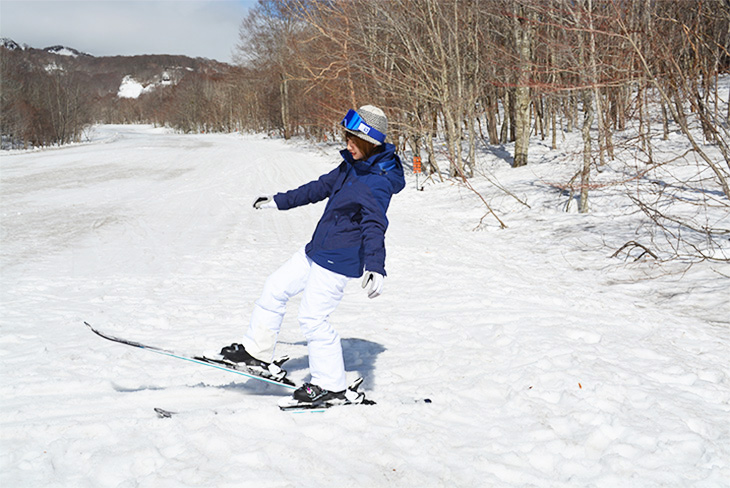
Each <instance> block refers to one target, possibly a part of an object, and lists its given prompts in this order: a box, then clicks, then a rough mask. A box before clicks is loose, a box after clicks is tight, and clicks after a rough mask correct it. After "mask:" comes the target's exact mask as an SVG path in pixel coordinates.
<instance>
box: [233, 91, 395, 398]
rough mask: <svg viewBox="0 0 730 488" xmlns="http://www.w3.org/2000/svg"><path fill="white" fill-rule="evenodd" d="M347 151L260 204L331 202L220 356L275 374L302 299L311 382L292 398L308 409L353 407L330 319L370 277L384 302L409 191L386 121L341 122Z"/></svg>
mask: <svg viewBox="0 0 730 488" xmlns="http://www.w3.org/2000/svg"><path fill="white" fill-rule="evenodd" d="M341 125H342V126H343V127H344V131H345V139H346V143H347V148H346V149H343V150H342V151H340V154H341V155H342V159H343V162H342V163H341V164H340V165H339V166H338V167H337V168H335V169H334V170H332V171H331V172H329V173H327V174H324V175H322V176H321V177H320V178H319V179H317V180H315V181H312V182H310V183H307V184H305V185H302V186H300V187H299V188H296V189H294V190H290V191H287V192H283V193H277V194H276V195H273V196H270V195H265V196H261V197H258V198H257V199H256V201H255V202H254V204H253V206H254V207H255V208H256V209H274V208H275V209H278V210H288V209H291V208H294V207H299V206H302V205H306V204H309V203H316V202H319V201H321V200H324V199H325V198H327V199H328V201H327V205H326V206H325V209H324V213H323V215H322V217H321V218H320V220H319V222H318V224H317V227H316V228H315V230H314V234H313V235H312V239H311V240H310V241H309V243H308V244H307V245H306V246H304V247H303V248H301V249H300V250H299V251H298V252H296V253H295V254H294V255H293V256H292V257H291V258H290V259H289V261H287V262H286V263H285V264H284V265H283V266H281V267H280V268H279V269H278V270H277V271H275V272H274V273H273V274H272V275H270V276H269V277H268V279H267V280H266V284H265V285H264V289H263V292H262V294H261V297H260V298H259V299H258V300H257V301H256V305H255V307H254V311H253V313H252V315H251V320H250V323H249V327H248V330H247V332H246V334H245V335H244V337H243V340H242V343H241V344H231V345H230V346H227V347H224V348H223V349H222V350H221V355H222V356H223V357H224V359H227V360H229V361H234V362H243V363H245V364H247V365H248V366H249V367H253V368H263V369H268V370H269V371H271V372H273V373H276V371H275V370H276V369H277V368H278V367H277V366H276V365H274V364H273V363H271V362H270V361H271V360H272V358H273V355H274V347H275V345H276V340H277V336H278V333H279V329H280V327H281V323H282V320H283V318H284V313H285V309H286V304H287V302H288V300H289V299H290V298H292V297H293V296H295V295H297V294H299V293H303V295H302V301H301V305H300V307H299V316H298V319H299V324H300V327H301V330H302V332H303V334H304V336H305V338H306V339H307V348H308V353H309V370H310V374H311V382H310V383H305V384H304V385H303V386H301V387H300V388H298V389H297V390H295V391H294V393H293V400H294V401H296V402H302V403H322V402H347V401H349V399H348V398H347V397H346V388H347V380H346V377H345V365H344V360H343V357H342V346H341V343H340V336H339V335H338V333H337V332H336V331H335V329H334V328H333V327H332V325H331V324H330V322H329V316H330V314H331V313H332V312H333V311H334V310H335V309H336V308H337V305H338V304H339V303H340V301H341V300H342V297H343V295H344V290H345V285H346V284H347V282H348V281H349V280H350V279H352V278H358V277H360V276H363V275H364V278H363V281H362V287H363V288H364V289H366V291H367V293H368V296H369V297H370V298H375V297H377V296H379V295H380V293H381V291H382V288H383V278H384V277H385V230H386V228H387V227H388V219H387V218H386V211H387V210H388V205H389V203H390V199H391V197H392V195H393V194H395V193H398V192H399V191H401V190H402V189H403V188H404V187H405V179H404V177H403V166H402V164H401V161H400V159H399V158H398V156H397V155H396V154H395V146H393V144H389V143H386V142H385V137H386V133H387V129H388V119H387V118H386V116H385V113H383V111H382V110H381V109H379V108H377V107H374V106H372V105H365V106H363V107H360V108H359V109H358V110H357V111H354V110H349V111H348V112H347V114H346V115H345V117H344V118H343V119H342V122H341Z"/></svg>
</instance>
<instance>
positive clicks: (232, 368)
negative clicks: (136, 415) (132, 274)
mask: <svg viewBox="0 0 730 488" xmlns="http://www.w3.org/2000/svg"><path fill="white" fill-rule="evenodd" d="M84 324H85V325H86V326H87V327H88V328H89V329H90V330H91V331H92V332H93V333H94V334H96V335H98V336H99V337H102V338H104V339H106V340H109V341H112V342H117V343H119V344H124V345H127V346H132V347H138V348H140V349H144V350H146V351H151V352H154V353H157V354H162V355H164V356H169V357H173V358H177V359H182V360H184V361H189V362H192V363H197V364H202V365H205V366H211V367H213V368H217V369H221V370H223V371H229V372H231V373H236V374H239V375H242V376H245V377H247V378H250V379H254V380H258V381H263V382H265V383H269V384H272V385H279V386H283V387H285V388H289V389H291V390H295V389H297V385H296V384H295V383H294V382H293V381H291V380H290V379H289V378H287V377H286V371H284V370H282V369H281V365H282V364H284V362H285V361H286V360H287V359H289V358H288V357H283V358H280V359H278V360H276V361H274V362H273V363H271V366H270V367H269V368H268V370H267V369H253V368H249V367H248V366H246V365H245V364H243V363H234V362H231V361H226V360H225V359H217V358H209V357H205V356H193V355H188V354H181V353H177V352H174V351H169V350H167V349H163V348H160V347H155V346H150V345H147V344H142V343H140V342H135V341H130V340H128V339H122V338H119V337H115V336H112V335H109V334H105V333H103V332H101V331H99V330H97V329H95V328H94V327H92V326H91V324H89V323H88V322H84ZM362 381H363V380H362V378H358V379H357V380H355V381H354V382H353V383H352V384H351V385H350V386H349V387H348V388H347V390H346V392H345V396H346V398H347V400H339V401H325V402H318V403H317V402H314V403H304V402H299V401H296V400H294V399H293V398H287V399H284V400H283V401H282V402H280V403H279V408H280V409H281V410H283V411H287V412H302V411H324V410H325V409H327V408H331V407H335V406H340V405H374V404H375V402H374V401H372V400H369V399H367V398H365V394H364V393H362V392H359V391H357V389H358V387H359V386H360V384H361V383H362ZM156 410H157V409H156ZM163 412H165V411H164V410H163ZM166 413H169V412H166ZM158 414H160V412H158ZM163 416H166V415H163Z"/></svg>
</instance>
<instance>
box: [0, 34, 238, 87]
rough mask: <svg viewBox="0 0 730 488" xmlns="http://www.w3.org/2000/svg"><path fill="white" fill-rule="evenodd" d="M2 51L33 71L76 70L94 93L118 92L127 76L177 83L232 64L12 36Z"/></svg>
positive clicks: (2, 41) (1, 46) (0, 42)
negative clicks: (109, 52) (95, 50)
mask: <svg viewBox="0 0 730 488" xmlns="http://www.w3.org/2000/svg"><path fill="white" fill-rule="evenodd" d="M0 55H3V56H4V55H8V56H12V57H17V58H19V59H16V61H18V62H21V63H22V65H23V66H24V69H25V70H27V71H29V72H35V71H38V72H41V71H43V72H49V71H62V72H66V73H73V74H74V75H76V76H77V77H78V78H80V80H81V81H82V82H83V85H84V86H85V87H86V88H87V89H88V92H87V93H88V94H89V95H92V96H99V97H104V96H108V95H112V94H114V95H116V94H117V93H118V91H119V88H120V86H121V85H122V83H123V81H124V80H125V78H127V77H131V78H133V79H134V80H136V81H137V82H139V83H140V84H142V85H145V86H147V85H153V84H160V83H161V82H163V81H164V82H166V83H167V84H171V85H174V84H177V83H179V82H180V80H182V78H184V77H185V75H186V74H187V73H190V72H195V73H201V74H207V75H214V74H223V73H226V72H228V71H229V70H230V69H231V65H229V64H226V63H221V62H219V61H215V60H212V59H207V58H191V57H189V56H181V55H167V54H145V55H136V56H94V55H92V54H89V53H84V52H81V51H79V50H77V49H74V48H72V47H68V46H63V45H54V46H49V47H46V48H43V49H37V48H33V47H30V46H28V45H21V44H19V43H17V42H16V41H14V40H13V39H9V38H1V39H0Z"/></svg>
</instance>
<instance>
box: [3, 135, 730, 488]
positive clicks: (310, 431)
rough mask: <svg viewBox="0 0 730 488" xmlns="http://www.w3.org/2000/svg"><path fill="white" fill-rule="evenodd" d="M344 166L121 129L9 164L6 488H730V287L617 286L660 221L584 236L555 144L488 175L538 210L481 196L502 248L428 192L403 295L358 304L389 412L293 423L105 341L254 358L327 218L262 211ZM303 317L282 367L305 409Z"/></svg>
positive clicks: (606, 205)
mask: <svg viewBox="0 0 730 488" xmlns="http://www.w3.org/2000/svg"><path fill="white" fill-rule="evenodd" d="M568 142H570V141H568ZM667 144H668V145H667V150H671V149H672V146H671V144H672V141H671V140H670V141H668V143H667ZM336 151H337V147H336V146H326V145H322V146H312V145H309V144H307V143H304V142H302V141H290V142H284V141H280V140H272V139H266V138H265V137H263V136H259V135H240V134H236V135H216V134H206V135H180V134H174V133H172V132H169V131H167V130H165V129H160V128H153V127H150V126H100V127H97V128H96V130H95V132H94V135H93V137H92V140H91V142H90V143H87V144H79V145H73V146H66V147H63V148H54V149H48V150H43V151H28V152H24V151H13V152H7V153H3V154H2V156H0V166H1V167H2V180H1V183H0V185H1V186H0V189H1V195H2V200H1V210H0V212H1V215H2V226H1V228H0V229H1V234H0V235H1V237H2V246H1V247H0V269H2V274H1V275H0V289H1V290H2V302H1V303H2V315H1V317H2V319H1V325H0V327H1V329H2V334H1V335H0V367H1V370H0V371H1V374H2V381H1V382H0V397H1V398H2V399H3V400H2V402H0V412H1V414H0V440H1V444H0V445H1V446H2V449H1V450H0V483H1V484H2V485H3V486H28V487H30V486H48V487H56V486H57V487H62V486H63V487H66V486H74V487H128V486H138V487H186V486H189V487H201V486H210V487H213V486H215V487H234V486H236V487H238V486H268V487H289V486H297V487H315V486H427V487H430V486H434V487H440V486H444V487H451V486H536V487H543V486H545V487H547V486H549V487H560V486H593V487H616V486H621V487H659V486H670V487H673V486H700V487H721V486H728V480H730V422H729V420H730V369H729V368H728V360H727V358H728V349H729V347H728V346H729V345H730V328H728V325H729V324H730V322H728V317H730V305H729V301H728V296H730V295H729V294H728V291H730V280H729V279H728V275H729V274H730V271H729V270H728V265H727V264H724V263H711V262H700V263H696V264H695V265H693V266H691V267H688V266H687V265H686V263H681V262H670V263H666V264H662V265H658V264H656V263H654V262H653V261H652V260H647V259H642V260H640V261H637V262H633V261H632V260H631V259H625V257H624V258H612V257H611V255H612V254H613V253H614V252H615V251H616V249H618V248H619V247H620V246H621V245H623V244H624V243H626V242H627V241H630V240H637V239H640V238H641V235H640V232H639V231H637V230H636V229H637V228H640V222H641V219H642V218H643V217H642V215H640V214H638V213H637V212H634V211H629V210H630V209H629V207H628V205H627V197H626V196H625V195H624V194H622V192H621V191H619V190H618V189H613V190H611V189H607V190H606V191H603V192H598V191H596V192H595V193H594V195H593V198H592V200H591V208H592V212H591V213H589V214H586V215H581V214H577V213H574V212H564V211H563V209H564V207H565V196H563V195H561V194H560V193H559V192H556V191H554V190H553V189H551V188H550V187H549V186H548V185H547V184H546V182H555V181H566V180H567V178H564V176H565V175H568V178H569V177H570V175H572V174H573V173H574V172H575V168H576V166H575V165H574V164H573V163H572V162H571V158H570V156H569V155H570V151H569V150H568V149H567V144H562V145H561V149H559V150H557V151H552V150H550V149H549V148H548V147H546V146H544V145H540V144H536V145H535V148H534V149H533V148H531V154H533V155H534V157H535V161H534V163H531V164H530V165H528V166H527V167H524V168H518V169H512V168H510V167H509V166H508V165H507V164H506V163H505V162H504V161H503V160H502V159H501V158H500V154H499V151H497V153H494V154H492V153H485V154H482V155H481V160H482V162H481V168H480V170H481V171H482V172H483V174H484V175H486V176H488V177H489V179H491V180H492V181H498V182H499V184H500V185H501V186H503V187H505V188H508V189H509V190H510V191H512V192H513V194H514V195H515V196H517V197H519V198H520V199H521V200H523V201H525V202H527V203H528V204H529V205H530V208H527V207H526V206H524V205H522V204H520V203H519V202H518V201H517V200H516V199H515V198H512V197H511V196H508V195H506V194H505V193H504V192H501V191H499V190H498V189H496V187H494V186H493V185H490V184H489V183H488V182H487V180H486V177H484V176H477V177H475V178H474V179H473V180H472V183H473V184H474V185H475V187H476V188H477V190H478V191H480V192H481V193H482V194H483V195H484V196H485V199H486V200H487V201H488V202H489V203H490V205H491V206H492V207H493V208H494V209H495V211H497V212H498V214H499V215H500V218H502V219H503V220H504V221H505V223H506V224H507V228H506V229H500V228H499V226H498V225H497V223H496V221H495V220H494V219H493V218H491V217H489V216H487V217H484V219H483V221H482V222H481V224H480V219H482V217H483V216H484V215H485V213H486V209H485V207H484V204H483V203H482V201H481V200H480V199H479V198H478V197H477V196H476V195H475V194H474V193H473V192H471V191H470V190H468V189H466V188H464V187H463V186H461V185H459V184H457V183H456V182H453V181H447V182H445V183H435V182H433V181H427V182H426V184H425V186H424V191H416V189H415V187H416V185H415V182H416V180H415V176H413V175H411V174H409V175H408V186H407V187H406V189H405V190H404V191H403V192H402V193H400V194H398V195H396V196H395V197H394V199H393V201H392V204H391V208H390V210H389V214H388V216H389V219H390V228H389V230H388V234H387V248H388V258H387V264H386V268H387V270H388V273H389V274H388V277H387V278H386V280H385V287H384V290H383V295H382V296H381V297H379V298H377V299H375V300H369V299H368V298H367V297H366V296H365V294H364V293H363V290H362V289H361V288H360V284H359V282H357V281H353V282H351V283H350V285H349V286H348V289H347V294H346V297H345V299H344V301H343V303H342V304H341V305H340V307H339V308H338V310H337V311H336V312H335V314H334V315H333V317H332V321H333V323H334V324H335V326H336V328H337V329H338V330H339V332H340V334H341V335H342V337H343V347H344V353H345V363H346V367H347V369H348V376H349V377H350V379H354V378H356V377H357V376H359V375H362V376H364V377H365V382H364V384H363V389H364V390H365V391H366V392H367V394H368V396H369V397H370V398H372V399H374V400H376V401H377V402H378V404H377V405H374V406H360V407H343V408H338V409H332V410H329V411H327V412H325V413H319V414H316V413H307V414H291V413H284V412H279V411H278V409H277V407H276V404H277V401H278V400H279V399H280V398H281V397H282V396H284V395H288V394H289V390H286V389H283V388H280V387H277V386H273V385H266V384H264V383H260V382H256V381H252V380H245V379H241V378H240V377H238V376H236V375H231V374H227V373H225V372H222V371H219V370H216V369H213V368H206V367H203V366H199V365H195V364H188V363H185V362H183V361H179V360H176V359H172V358H166V357H161V356H159V355H156V354H151V353H149V352H145V351H143V350H140V349H136V348H130V347H126V346H123V345H119V344H114V343H111V342H108V341H105V340H103V339H101V338H99V337H97V336H95V335H94V334H92V333H90V332H89V330H88V329H87V328H86V327H85V326H84V325H83V321H84V320H87V321H89V322H91V323H92V324H94V325H95V326H96V327H98V328H99V329H101V330H103V331H105V332H108V333H110V334H112V335H116V336H121V337H126V338H129V339H132V340H136V341H140V342H146V343H149V344H153V345H158V346H162V347H167V348H170V349H174V350H178V351H188V352H194V353H213V352H216V351H217V350H218V349H220V347H221V346H223V345H227V344H229V343H231V342H234V341H236V340H238V339H239V338H240V336H241V334H242V333H243V330H244V328H245V326H246V324H247V320H248V316H249V314H250V312H251V310H252V305H253V302H254V300H256V298H257V297H258V294H259V293H260V291H261V288H262V286H263V283H264V280H265V279H266V277H267V276H268V274H269V273H271V272H272V271H273V270H274V269H276V268H277V267H278V266H279V265H280V264H281V263H283V262H284V260H286V259H287V258H288V257H289V256H290V255H291V254H292V253H293V252H295V251H296V249H297V248H298V247H299V246H301V245H303V244H304V243H306V242H307V240H308V238H309V236H310V235H311V232H312V230H313V229H314V226H315V224H316V222H317V219H318V218H319V215H320V214H321V212H322V209H323V206H322V203H320V204H317V205H312V206H308V207H305V208H299V209H294V210H290V211H287V212H277V211H275V210H254V209H252V208H251V203H252V202H253V200H254V198H255V197H256V196H257V195H259V194H266V193H273V192H276V191H280V190H286V189H290V188H293V187H296V186H298V185H300V184H302V183H305V182H307V181H310V180H311V179H313V178H316V177H318V176H319V175H320V174H322V173H324V172H325V171H328V170H329V169H331V168H333V167H334V164H336V162H337V152H336ZM681 152H683V151H682V150H680V148H679V147H677V153H678V154H680V153H681ZM556 161H564V162H563V163H559V162H556ZM571 164H572V165H571ZM609 177H610V175H609V172H608V171H607V172H604V173H603V174H602V175H601V176H598V177H597V178H598V180H600V178H609ZM419 183H421V184H423V183H424V178H423V176H421V177H420V180H419ZM574 210H575V205H573V211H574ZM719 211H720V212H721V209H720V210H719ZM714 217H715V218H716V220H717V221H722V220H723V219H727V218H728V216H727V215H726V214H723V213H719V214H717V215H715V216H714ZM297 305H298V302H296V301H295V302H294V303H292V304H290V313H289V315H288V316H287V318H286V320H285V324H284V330H283V332H282V334H281V337H280V345H279V348H278V351H277V352H278V353H279V354H289V355H290V356H291V357H292V359H291V360H290V362H289V363H287V365H288V369H289V371H290V377H291V378H292V379H294V380H295V381H297V382H300V381H303V380H306V378H307V362H306V344H305V342H304V340H303V338H302V337H301V334H300V333H299V331H298V326H297V322H296V310H297ZM425 399H429V400H431V402H430V403H429V402H426V401H425ZM154 407H160V408H164V409H166V410H170V411H173V412H178V413H177V414H176V415H174V416H173V417H172V418H168V419H163V418H158V417H157V415H156V414H155V412H154V411H153V408H154Z"/></svg>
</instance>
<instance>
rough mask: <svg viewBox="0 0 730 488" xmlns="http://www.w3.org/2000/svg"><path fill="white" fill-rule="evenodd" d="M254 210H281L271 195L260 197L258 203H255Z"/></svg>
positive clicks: (257, 199)
mask: <svg viewBox="0 0 730 488" xmlns="http://www.w3.org/2000/svg"><path fill="white" fill-rule="evenodd" d="M253 208H255V209H257V210H259V209H262V208H277V209H278V208H279V207H278V206H277V205H276V202H275V201H274V197H272V196H271V195H261V196H260V197H258V198H256V201H255V202H253Z"/></svg>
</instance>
